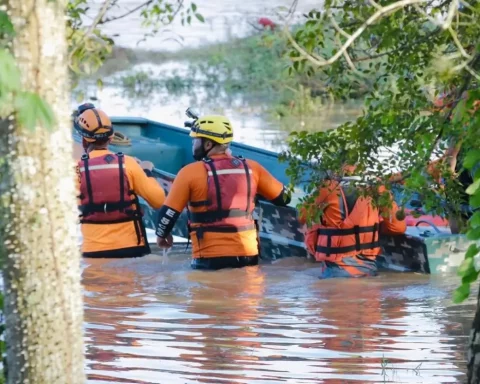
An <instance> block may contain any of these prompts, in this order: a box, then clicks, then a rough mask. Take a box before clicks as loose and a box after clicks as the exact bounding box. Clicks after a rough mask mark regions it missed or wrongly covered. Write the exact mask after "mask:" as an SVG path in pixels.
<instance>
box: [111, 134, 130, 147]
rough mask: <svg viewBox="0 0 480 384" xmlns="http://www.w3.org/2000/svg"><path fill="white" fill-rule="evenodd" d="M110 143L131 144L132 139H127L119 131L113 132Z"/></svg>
mask: <svg viewBox="0 0 480 384" xmlns="http://www.w3.org/2000/svg"><path fill="white" fill-rule="evenodd" d="M111 144H112V145H123V146H130V145H132V140H131V139H129V138H128V137H127V136H125V135H124V134H123V133H121V132H114V133H113V138H112V141H111Z"/></svg>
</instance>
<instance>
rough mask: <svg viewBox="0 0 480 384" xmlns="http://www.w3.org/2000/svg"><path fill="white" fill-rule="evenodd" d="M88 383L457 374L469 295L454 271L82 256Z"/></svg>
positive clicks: (410, 379) (436, 379) (380, 379)
mask: <svg viewBox="0 0 480 384" xmlns="http://www.w3.org/2000/svg"><path fill="white" fill-rule="evenodd" d="M83 262H84V264H85V269H84V271H83V283H84V286H85V287H84V288H85V309H86V313H85V316H86V318H85V321H86V335H85V337H86V355H87V373H88V376H89V383H92V384H94V383H95V384H104V383H112V382H113V383H135V384H140V383H142V384H145V383H162V384H164V383H166V384H176V383H179V384H180V383H181V384H185V383H232V384H234V383H255V384H260V383H295V384H297V383H298V384H301V383H332V384H333V383H350V382H351V383H384V382H394V383H458V382H462V380H463V379H464V377H465V376H464V373H465V369H466V368H465V346H466V343H467V336H466V335H467V334H468V331H469V327H470V325H471V321H472V318H473V314H474V300H473V298H471V299H470V300H469V301H468V302H467V303H466V304H462V305H453V304H452V302H451V299H450V297H451V292H452V290H453V289H454V288H455V286H456V284H457V283H458V278H457V277H456V276H422V275H415V274H403V275H400V274H394V273H383V274H382V275H381V276H379V277H376V278H370V279H358V280H347V279H341V280H340V279H337V280H325V281H320V280H318V279H317V278H316V277H315V276H316V274H315V265H314V264H313V263H311V262H309V261H306V260H300V259H288V260H282V261H280V262H278V263H276V264H273V265H272V264H266V265H261V266H258V267H249V268H244V269H240V270H223V271H217V272H200V271H192V270H191V269H190V267H189V252H188V254H184V255H180V256H173V255H172V256H167V257H164V256H162V255H149V256H147V257H144V258H141V259H137V260H92V259H85V260H84V261H83Z"/></svg>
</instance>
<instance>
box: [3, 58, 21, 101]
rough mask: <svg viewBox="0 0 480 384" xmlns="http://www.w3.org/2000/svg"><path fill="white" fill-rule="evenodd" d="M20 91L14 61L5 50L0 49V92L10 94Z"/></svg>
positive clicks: (18, 76) (18, 75) (18, 74)
mask: <svg viewBox="0 0 480 384" xmlns="http://www.w3.org/2000/svg"><path fill="white" fill-rule="evenodd" d="M19 89H20V71H19V70H18V68H17V65H16V63H15V59H14V58H13V56H12V55H11V54H10V53H9V52H8V51H6V50H5V49H0V92H2V93H3V92H12V91H18V90H19Z"/></svg>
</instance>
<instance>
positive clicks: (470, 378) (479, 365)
mask: <svg viewBox="0 0 480 384" xmlns="http://www.w3.org/2000/svg"><path fill="white" fill-rule="evenodd" d="M478 289H479V290H478V298H477V311H476V313H475V318H474V319H473V324H472V329H471V330H470V338H469V341H468V351H467V368H468V372H467V384H480V305H479V304H480V286H479V288H478Z"/></svg>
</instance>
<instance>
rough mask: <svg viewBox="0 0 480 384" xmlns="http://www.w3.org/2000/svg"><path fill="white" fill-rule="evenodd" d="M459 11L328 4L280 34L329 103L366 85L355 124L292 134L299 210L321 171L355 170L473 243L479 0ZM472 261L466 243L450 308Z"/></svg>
mask: <svg viewBox="0 0 480 384" xmlns="http://www.w3.org/2000/svg"><path fill="white" fill-rule="evenodd" d="M462 5H463V6H459V2H458V1H454V0H446V1H442V2H434V1H413V0H412V1H407V0H406V1H378V2H374V1H369V2H366V3H363V4H362V5H359V4H358V2H357V1H351V0H345V1H340V0H336V1H335V0H330V1H326V2H325V9H324V11H322V12H320V11H317V10H313V11H311V12H310V13H309V14H308V15H306V22H305V24H304V25H303V27H302V28H299V29H297V30H296V32H295V34H294V35H292V34H291V33H290V32H289V31H288V29H285V34H286V36H287V38H288V41H289V42H290V49H291V52H290V57H291V60H292V64H291V66H292V69H293V70H296V71H297V72H300V73H311V74H312V75H315V76H316V74H317V72H318V71H321V72H322V73H323V74H324V75H325V76H326V77H328V78H329V79H330V82H329V84H328V85H327V86H326V90H325V91H326V92H328V93H329V94H330V95H331V97H332V98H334V99H342V100H346V99H349V98H351V96H352V93H353V89H354V86H355V85H357V84H358V83H360V82H362V81H364V79H365V78H366V77H369V78H373V85H372V87H371V88H369V90H368V92H367V95H366V97H365V102H364V106H363V111H362V115H361V116H360V117H359V118H358V119H357V120H356V121H351V122H348V123H345V124H342V125H341V126H340V127H338V128H337V129H336V130H332V131H327V132H317V133H308V132H294V133H292V134H291V136H290V140H289V149H288V151H286V152H285V153H284V154H283V158H284V159H288V160H289V161H290V166H289V171H288V172H289V175H290V177H291V182H292V184H298V183H303V185H304V186H305V187H306V191H307V192H308V196H307V197H306V198H305V199H304V200H305V203H306V202H307V201H308V202H311V201H313V198H314V196H315V195H316V193H317V190H318V185H319V183H321V181H322V180H323V178H324V176H325V175H326V174H330V175H331V174H341V169H342V166H343V164H344V163H351V164H357V173H358V174H359V175H360V176H361V177H362V179H363V180H362V181H363V182H367V181H368V182H369V183H370V184H372V185H379V184H383V185H385V186H386V187H387V189H388V190H393V189H398V188H401V190H402V193H401V195H400V204H401V205H402V206H403V207H404V206H405V205H406V204H407V203H408V202H409V201H410V200H411V198H412V197H413V196H417V195H419V196H420V197H421V199H422V203H423V207H424V210H425V211H428V212H430V213H433V214H436V215H441V216H444V217H448V219H449V220H450V223H451V226H452V228H454V227H455V225H454V224H455V223H458V225H457V227H458V228H459V230H460V231H462V232H467V237H468V239H470V240H480V230H479V228H478V224H479V222H478V221H479V217H478V215H479V213H478V211H477V212H474V213H473V215H472V210H475V209H478V207H479V206H480V204H479V200H478V199H479V197H478V195H477V193H478V185H479V183H480V181H479V178H480V170H478V164H479V159H478V158H477V157H475V156H474V155H473V154H475V153H477V152H476V151H478V148H480V135H478V130H479V126H480V125H479V124H480V120H479V119H480V116H479V115H480V112H477V108H478V103H479V102H478V100H479V99H480V88H479V87H480V84H479V80H480V75H479V71H480V38H479V36H480V17H479V16H480V3H478V2H476V3H475V4H473V5H470V4H467V3H465V2H462ZM332 44H333V49H332V50H331V51H330V52H325V49H324V47H325V46H327V45H332ZM466 159H468V161H466ZM305 175H308V176H305ZM465 175H467V176H468V177H471V180H469V181H468V180H467V181H465V180H463V179H464V176H465ZM468 177H467V179H468ZM305 179H307V181H305ZM398 183H400V184H401V187H400V186H399V185H398ZM470 184H471V185H470ZM372 190H375V188H373V189H372ZM380 200H381V199H378V201H379V204H388V201H386V200H384V201H380ZM301 203H302V202H301ZM468 212H470V213H468ZM469 216H470V219H469V220H468V223H467V218H468V217H469ZM477 254H478V248H475V247H474V246H472V247H471V248H470V249H469V252H467V255H466V261H465V262H464V265H462V268H460V270H459V273H460V274H461V276H462V279H463V280H462V281H463V284H462V286H461V287H460V288H459V290H457V292H456V293H455V300H456V301H457V302H458V301H461V300H464V299H465V298H466V297H467V296H468V293H469V284H470V283H471V282H473V281H475V280H476V278H477V276H478V271H477V269H478V267H477V268H475V267H474V263H473V260H474V258H475V257H476V255H477ZM472 268H473V269H472Z"/></svg>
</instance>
